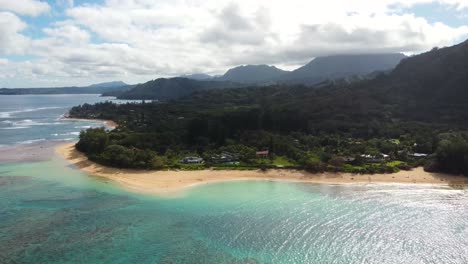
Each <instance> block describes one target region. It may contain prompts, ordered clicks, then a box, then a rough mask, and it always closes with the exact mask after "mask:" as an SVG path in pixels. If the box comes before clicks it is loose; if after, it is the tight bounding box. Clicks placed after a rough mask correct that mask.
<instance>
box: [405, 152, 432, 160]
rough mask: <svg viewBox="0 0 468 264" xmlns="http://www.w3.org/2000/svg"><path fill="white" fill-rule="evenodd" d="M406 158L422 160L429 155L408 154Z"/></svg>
mask: <svg viewBox="0 0 468 264" xmlns="http://www.w3.org/2000/svg"><path fill="white" fill-rule="evenodd" d="M408 156H410V157H413V158H416V159H422V158H426V157H427V156H429V154H426V153H410V154H408Z"/></svg>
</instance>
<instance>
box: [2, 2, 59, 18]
mask: <svg viewBox="0 0 468 264" xmlns="http://www.w3.org/2000/svg"><path fill="white" fill-rule="evenodd" d="M0 10H3V11H11V12H14V13H17V14H20V15H28V16H38V15H40V14H44V13H47V12H49V10H50V6H49V4H47V3H46V2H43V1H37V0H1V1H0Z"/></svg>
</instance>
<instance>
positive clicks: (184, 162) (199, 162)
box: [180, 157, 203, 164]
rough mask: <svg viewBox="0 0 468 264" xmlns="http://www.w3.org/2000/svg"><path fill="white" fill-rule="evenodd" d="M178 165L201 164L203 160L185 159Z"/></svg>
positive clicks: (197, 158)
mask: <svg viewBox="0 0 468 264" xmlns="http://www.w3.org/2000/svg"><path fill="white" fill-rule="evenodd" d="M180 163H183V164H201V163H203V159H202V158H200V157H185V158H183V159H182V160H181V161H180Z"/></svg>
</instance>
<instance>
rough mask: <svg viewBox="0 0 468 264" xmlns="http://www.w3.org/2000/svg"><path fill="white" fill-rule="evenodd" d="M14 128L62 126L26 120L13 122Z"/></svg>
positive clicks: (58, 123) (54, 123)
mask: <svg viewBox="0 0 468 264" xmlns="http://www.w3.org/2000/svg"><path fill="white" fill-rule="evenodd" d="M12 124H13V126H52V125H60V124H61V123H60V122H52V123H49V122H36V121H33V120H31V119H24V120H21V121H17V122H13V123H12Z"/></svg>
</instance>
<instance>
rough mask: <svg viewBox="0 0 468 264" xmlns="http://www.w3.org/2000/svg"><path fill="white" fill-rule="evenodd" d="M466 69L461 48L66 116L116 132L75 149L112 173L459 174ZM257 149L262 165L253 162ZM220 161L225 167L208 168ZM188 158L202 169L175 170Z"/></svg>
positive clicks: (466, 112)
mask: <svg viewBox="0 0 468 264" xmlns="http://www.w3.org/2000/svg"><path fill="white" fill-rule="evenodd" d="M447 65H449V66H450V67H448V66H447ZM466 69H468V42H465V43H462V44H460V45H457V46H454V47H451V48H444V49H438V50H433V51H431V52H428V53H425V54H422V55H418V56H415V57H411V58H407V59H405V60H403V61H402V62H401V63H400V65H399V66H398V67H397V68H396V69H395V70H394V71H393V72H391V73H389V74H380V75H378V76H377V77H376V78H375V79H372V80H361V81H356V82H352V83H348V82H333V83H324V84H321V85H320V86H317V87H305V86H286V85H276V86H270V87H244V88H237V89H210V90H203V89H202V90H199V89H195V91H193V93H192V94H191V95H190V96H189V97H184V98H181V99H178V100H176V101H167V102H151V103H146V102H142V103H141V104H137V103H128V104H122V105H117V104H113V103H109V102H106V103H99V104H96V105H87V104H85V105H82V106H78V107H74V108H73V109H71V111H70V116H71V117H78V118H100V119H111V120H114V121H116V122H117V123H118V124H119V127H118V129H116V130H114V131H111V132H106V131H103V130H92V129H91V130H88V131H85V132H83V133H82V134H81V135H80V142H79V143H78V145H77V147H78V149H80V150H81V151H83V152H85V153H86V154H87V155H88V156H89V157H90V158H92V159H94V160H95V161H98V162H100V163H103V164H108V165H111V166H117V167H131V168H145V169H192V168H193V169H199V168H206V167H218V168H229V169H250V168H264V169H267V168H273V167H277V166H284V167H285V168H291V167H292V168H299V169H306V170H309V171H346V172H356V173H391V172H396V171H398V170H401V169H403V170H407V169H410V168H412V167H414V166H421V165H425V167H426V169H427V170H430V171H444V172H450V173H464V174H465V175H466V174H468V170H467V167H466V166H467V164H468V162H467V161H468V158H467V157H468V155H467V153H468V151H467V149H468V147H467V145H468V143H467V141H468V136H467V133H466V132H465V131H467V128H468V124H467V123H466V120H468V104H466V102H467V101H468V90H466V88H465V87H466V83H468V77H467V76H468V74H466ZM262 150H269V155H268V157H261V156H258V155H256V152H257V151H262ZM222 153H228V155H231V154H233V156H235V162H232V160H231V161H230V162H226V163H223V162H221V163H220V162H218V161H217V160H219V157H220V156H222ZM229 153H230V154H229ZM193 156H199V157H202V158H203V159H204V160H205V162H204V163H203V164H198V165H197V166H192V165H190V166H186V165H182V164H181V163H180V162H179V161H180V160H181V159H183V158H184V157H193ZM215 157H218V158H215Z"/></svg>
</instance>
